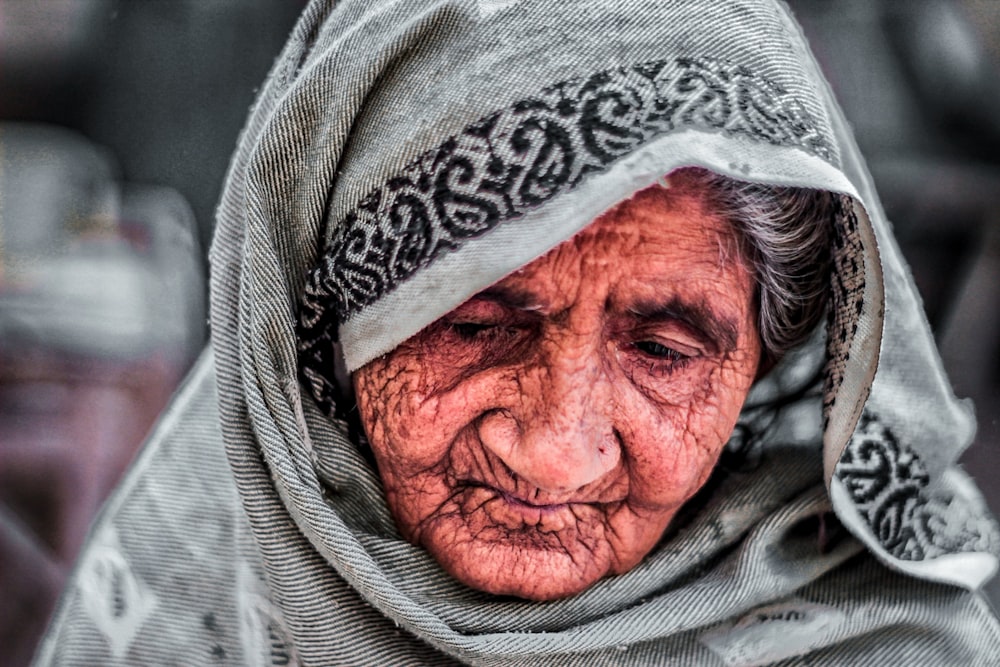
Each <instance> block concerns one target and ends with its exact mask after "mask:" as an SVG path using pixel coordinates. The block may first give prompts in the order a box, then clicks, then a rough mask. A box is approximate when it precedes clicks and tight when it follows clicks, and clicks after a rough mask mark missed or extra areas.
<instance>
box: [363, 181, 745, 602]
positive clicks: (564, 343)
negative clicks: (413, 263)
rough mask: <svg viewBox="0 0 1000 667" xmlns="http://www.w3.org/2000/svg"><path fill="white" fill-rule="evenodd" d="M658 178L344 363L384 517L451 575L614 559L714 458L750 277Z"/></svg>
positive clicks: (476, 576) (567, 580) (734, 412)
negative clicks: (401, 334)
mask: <svg viewBox="0 0 1000 667" xmlns="http://www.w3.org/2000/svg"><path fill="white" fill-rule="evenodd" d="M675 176H676V175H675ZM672 180H673V181H674V182H673V183H672V185H671V187H670V189H669V190H665V189H663V188H661V187H659V186H653V187H652V188H649V189H646V190H643V191H642V192H640V193H638V194H637V195H636V196H634V197H633V198H632V199H630V200H628V201H626V202H623V203H621V204H619V205H618V206H617V207H615V208H614V209H612V210H611V211H609V212H608V213H606V214H604V215H602V216H601V217H600V218H598V219H597V220H596V221H594V222H593V223H592V224H591V225H590V226H588V227H587V228H586V229H585V230H583V231H582V232H580V233H579V234H577V235H576V236H575V237H573V238H572V239H570V240H569V241H567V242H565V243H563V244H562V245H560V246H558V247H557V248H555V249H554V250H552V251H551V252H549V253H548V254H546V255H545V256H543V257H541V258H540V259H538V260H536V261H534V262H532V263H530V264H528V265H527V266H525V267H524V268H522V269H520V270H519V271H517V272H516V273H514V274H512V275H510V276H508V277H507V278H505V279H504V280H502V281H501V282H500V283H498V284H497V285H495V286H493V287H492V288H490V289H487V290H485V291H484V292H482V293H480V294H478V295H477V296H475V297H473V298H472V299H471V300H469V301H468V302H466V303H465V304H463V305H462V306H460V307H459V308H457V309H455V310H454V311H452V312H451V313H449V314H447V315H445V316H444V317H442V318H441V319H440V320H438V321H437V322H435V323H434V324H432V325H431V326H429V327H428V328H426V329H425V330H423V331H422V332H420V333H418V334H417V335H415V336H414V337H412V338H411V339H409V340H408V341H406V342H405V343H404V344H402V345H400V346H399V347H398V348H397V349H396V350H394V351H393V352H391V353H390V354H388V355H386V356H384V357H381V358H378V359H376V360H374V361H372V362H370V363H369V364H367V365H366V366H364V367H363V368H361V369H360V370H359V371H357V372H356V373H355V375H354V384H355V389H356V392H357V397H358V406H359V409H360V411H361V417H362V422H363V424H364V426H365V430H366V432H367V434H368V437H369V440H370V442H371V445H372V448H373V450H374V452H375V457H376V460H377V463H378V467H379V472H380V474H381V477H382V480H383V482H384V485H385V490H386V494H387V497H388V502H389V507H390V509H391V510H392V513H393V515H394V517H395V519H396V523H397V525H398V526H399V528H400V530H401V531H402V533H403V535H404V536H405V537H406V538H407V539H409V540H411V541H412V542H414V543H416V544H420V545H422V546H424V547H425V548H426V549H427V550H428V551H429V552H430V553H431V555H433V557H434V558H435V559H437V560H438V562H439V563H440V564H441V565H442V566H443V567H444V568H445V569H446V570H447V571H448V572H449V573H451V574H452V575H453V576H454V577H456V578H457V579H459V580H460V581H462V582H464V583H465V584H467V585H469V586H471V587H473V588H477V589H480V590H483V591H487V592H490V593H497V594H508V595H515V596H519V597H523V598H528V599H531V600H550V599H555V598H560V597H565V596H568V595H571V594H574V593H577V592H579V591H581V590H583V589H585V588H587V587H588V586H590V585H592V584H593V583H594V582H596V581H597V580H599V579H600V578H602V577H605V576H608V575H613V574H620V573H623V572H626V571H628V570H629V569H631V568H632V567H634V566H635V565H636V564H638V563H639V562H640V561H641V560H642V558H643V557H644V556H645V555H646V554H647V553H649V552H650V550H652V549H653V547H654V546H655V545H656V544H657V541H658V540H659V539H660V537H661V536H662V535H663V532H664V530H665V529H666V528H667V526H668V524H669V523H670V521H671V519H673V517H674V515H675V514H676V513H677V511H678V510H679V509H680V507H681V506H682V505H683V504H684V502H685V501H687V500H688V499H690V498H691V497H692V496H693V495H694V494H695V493H696V492H697V490H698V489H699V488H700V487H701V486H702V485H703V484H704V483H705V481H706V480H707V479H708V477H709V474H710V473H711V471H712V468H713V467H714V465H715V463H716V461H717V460H718V457H719V454H720V452H721V449H722V447H723V446H724V444H725V443H726V441H727V439H728V437H729V435H730V433H731V432H732V428H733V426H734V424H735V422H736V418H737V416H738V414H739V411H740V408H741V407H742V405H743V402H744V400H745V398H746V395H747V392H748V390H749V388H750V385H751V383H752V381H753V379H754V377H755V375H756V372H757V368H758V363H759V360H760V357H761V352H760V341H759V338H758V335H757V331H756V325H755V317H756V307H755V304H754V289H753V277H752V275H751V274H750V273H749V272H748V271H747V269H746V268H745V267H744V265H743V264H742V262H741V261H740V259H739V254H738V252H737V251H736V248H737V242H736V239H735V237H734V235H733V232H732V231H731V230H730V229H729V228H728V227H727V225H726V224H725V223H724V222H723V221H722V220H721V219H719V218H718V217H717V216H716V215H714V214H713V213H712V212H711V211H709V210H707V208H706V206H705V204H704V202H703V199H702V196H701V194H700V193H699V192H698V191H696V190H695V189H694V186H692V185H690V184H686V183H685V182H684V180H683V178H677V177H672Z"/></svg>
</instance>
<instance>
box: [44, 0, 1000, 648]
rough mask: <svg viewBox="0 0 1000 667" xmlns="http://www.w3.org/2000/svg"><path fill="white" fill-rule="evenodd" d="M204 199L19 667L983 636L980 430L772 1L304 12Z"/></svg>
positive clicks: (977, 643)
mask: <svg viewBox="0 0 1000 667" xmlns="http://www.w3.org/2000/svg"><path fill="white" fill-rule="evenodd" d="M218 224H219V228H218V232H217V236H216V240H215V245H214V248H213V253H212V266H213V293H212V325H213V330H212V338H213V352H212V353H210V354H206V356H205V357H204V358H203V360H202V362H201V363H200V364H199V366H198V368H197V369H196V370H195V372H194V374H193V375H192V377H191V379H190V380H189V382H188V384H187V386H186V388H185V389H184V390H183V391H182V392H181V394H180V395H179V396H178V398H177V399H176V401H175V403H174V405H173V407H172V409H171V410H170V411H169V412H168V413H167V415H166V416H165V417H164V418H163V420H162V422H161V425H160V426H159V428H158V430H157V431H156V432H155V433H154V435H153V437H152V440H151V442H150V443H149V444H148V445H147V448H146V449H145V451H144V453H143V455H142V456H141V458H140V459H139V460H138V461H137V462H136V464H135V467H134V469H133V471H132V473H131V474H130V476H129V477H128V479H127V480H126V482H125V483H124V485H123V487H122V488H121V490H120V491H119V493H118V494H117V496H116V497H115V498H114V499H113V501H112V502H111V503H110V505H109V506H108V508H107V509H106V510H105V514H104V516H103V518H102V520H101V521H100V522H99V523H98V525H97V526H96V527H95V528H94V531H93V533H92V536H91V539H90V544H89V547H88V549H87V550H86V552H85V553H84V555H83V557H82V559H81V562H80V564H79V566H78V570H77V573H76V576H75V579H74V582H73V585H72V586H71V587H70V589H69V590H68V592H67V594H66V595H65V597H64V599H63V603H62V608H61V611H60V613H59V614H58V616H57V618H56V620H55V622H54V624H53V627H52V629H51V630H50V633H49V636H48V638H47V641H46V642H45V644H44V645H43V647H42V649H41V652H40V655H39V660H38V663H39V664H56V663H67V664H80V663H87V664H92V663H103V662H110V661H115V662H118V663H130V664H209V663H212V664H215V663H219V664H251V665H265V664H266V665H278V664H282V665H285V664H301V665H327V664H357V665H382V664H386V665H402V664H406V665H414V664H463V663H464V664H474V665H529V664H530V665H535V664H539V665H541V664H546V665H566V664H574V665H576V664H581V665H582V664H587V665H598V664H601V665H604V664H608V665H664V664H685V665H687V664H699V665H701V664H706V665H708V664H719V665H762V664H771V663H779V662H780V663H782V664H845V665H846V664H872V663H876V661H878V663H879V664H885V665H913V664H959V663H960V664H969V665H986V664H991V663H992V662H993V661H994V660H995V656H996V655H998V654H1000V653H998V651H1000V624H998V622H997V620H996V618H995V616H994V615H993V613H992V612H991V611H990V609H989V607H988V605H987V604H986V603H985V602H984V601H983V599H982V597H981V596H980V595H979V594H978V593H977V592H976V589H977V588H978V587H979V586H981V584H982V583H983V582H984V581H985V580H987V579H988V578H989V577H990V576H991V575H992V574H993V572H994V571H995V570H996V567H997V560H996V556H995V552H996V550H997V541H998V539H997V530H996V526H995V524H994V523H993V520H992V519H991V518H990V517H989V515H988V514H987V512H986V511H985V509H984V507H983V504H982V501H981V499H980V497H979V495H978V493H977V491H976V489H975V488H974V486H973V485H972V483H971V482H970V481H969V480H968V478H967V477H966V476H965V475H964V474H963V473H962V472H961V471H960V470H958V469H957V468H956V467H955V465H954V461H955V458H956V456H957V455H958V453H959V452H960V451H961V449H962V447H963V446H965V445H966V444H967V443H968V441H969V439H970V437H971V432H972V428H973V424H972V420H971V417H970V415H969V412H968V410H967V408H966V407H965V406H964V405H963V404H962V403H960V402H958V401H956V399H955V398H954V396H953V395H952V393H951V391H950V389H949V386H948V384H947V380H946V379H945V378H944V376H943V374H942V372H941V369H940V364H939V362H938V360H937V356H936V354H935V352H934V348H933V344H932V340H931V337H930V334H929V331H928V328H927V326H926V323H925V321H924V319H923V316H922V314H921V311H920V308H919V305H918V302H917V298H916V296H915V293H914V289H913V286H912V283H911V282H910V279H909V277H908V274H907V272H906V269H905V267H904V266H903V264H902V261H901V259H900V256H899V253H898V250H897V249H896V246H895V244H894V242H893V240H892V237H891V235H890V232H889V230H888V226H887V224H886V222H885V220H884V219H883V215H882V212H881V210H880V208H879V205H878V201H877V199H876V198H875V196H874V193H873V192H872V189H871V185H870V182H869V179H868V177H867V175H866V173H865V169H864V167H863V164H862V162H861V158H860V156H859V155H858V153H857V150H856V148H855V146H854V144H853V142H852V140H851V138H850V135H849V132H848V130H847V128H846V124H845V122H844V120H843V118H842V116H841V114H840V112H839V110H838V108H837V107H836V105H835V103H834V102H833V100H832V98H831V97H830V94H829V92H828V90H827V88H826V86H825V84H824V83H823V80H822V77H821V76H820V74H819V72H818V70H817V68H816V66H815V64H814V62H813V61H812V59H811V57H810V55H809V53H808V50H807V49H806V47H805V45H804V43H803V40H802V38H801V36H800V34H799V32H798V30H797V28H796V27H795V25H794V22H793V21H792V20H791V19H790V17H789V16H788V15H787V14H786V11H785V10H784V8H783V6H779V5H778V4H776V3H773V2H771V1H769V0H768V1H765V0H738V1H736V0H734V1H732V2H726V3H716V2H682V1H676V2H652V1H650V2H624V1H622V0H615V1H611V0H607V1H604V2H602V1H600V0H591V1H588V2H579V3H570V2H558V3H557V2H550V1H543V0H537V1H536V0H521V1H520V2H518V1H516V0H508V1H499V0H493V1H487V0H480V1H479V2H476V1H474V0H436V1H429V0H428V1H422V0H398V1H396V2H380V3H372V2H363V1H361V0H343V1H341V2H339V3H333V2H327V1H321V0H317V1H316V2H313V3H312V4H311V5H310V6H309V8H308V9H307V10H306V12H305V14H304V16H303V17H302V19H301V21H300V23H299V25H298V26H297V28H296V30H295V32H294V34H293V35H292V38H291V40H290V42H289V44H288V46H287V47H286V49H285V51H284V52H283V54H282V55H281V57H280V58H279V60H278V62H277V63H276V65H275V67H274V69H273V71H272V73H271V76H270V78H269V79H268V82H267V85H266V87H265V88H264V90H263V92H262V93H261V96H260V99H259V100H258V102H257V104H256V105H255V107H254V109H253V111H252V113H251V117H250V119H249V121H248V125H247V127H246V129H245V131H244V134H243V137H242V139H241V143H240V147H239V149H238V150H237V153H236V155H235V157H234V160H233V163H232V167H231V170H230V175H229V179H228V183H227V186H226V191H225V193H224V196H223V199H222V203H221V205H220V208H219V221H218ZM219 424H221V433H220V429H219Z"/></svg>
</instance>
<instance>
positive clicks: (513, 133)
mask: <svg viewBox="0 0 1000 667" xmlns="http://www.w3.org/2000/svg"><path fill="white" fill-rule="evenodd" d="M685 127H690V128H700V129H708V130H712V131H715V132H721V133H724V134H727V135H741V136H746V137H750V138H752V139H754V140H757V141H762V142H767V143H770V144H774V145H781V146H797V147H799V148H802V149H803V150H805V151H807V152H809V153H811V154H814V155H818V156H820V157H823V158H824V159H827V160H833V159H835V157H834V149H833V148H832V145H831V143H830V141H829V138H828V137H827V135H826V134H824V131H823V130H822V129H821V126H820V124H819V123H818V122H817V120H816V119H814V118H813V117H812V116H811V115H810V113H809V112H808V111H807V110H806V109H805V107H804V106H803V105H802V104H801V103H800V102H799V101H798V100H797V99H795V98H794V97H792V96H791V95H790V94H788V93H787V92H786V91H785V90H784V89H783V88H782V87H780V86H778V85H776V84H774V83H772V82H770V81H768V80H766V79H764V78H762V77H760V76H758V75H756V74H754V73H753V72H751V71H750V70H749V69H747V68H745V67H742V66H738V65H734V64H731V63H727V62H723V61H717V60H709V59H693V58H678V59H675V60H669V61H656V62H648V63H642V64H638V65H634V66H631V67H624V68H619V69H614V70H608V71H604V72H598V73H596V74H593V75H591V76H589V77H581V78H575V79H570V80H568V81H563V82H561V83H557V84H555V85H553V86H550V87H548V88H546V89H544V90H542V91H541V92H540V93H539V94H538V95H536V96H534V97H530V98H527V99H524V100H522V101H520V102H517V103H515V104H513V105H511V106H510V107H508V108H506V109H503V110H500V111H497V112H495V113H492V114H490V115H487V116H485V117H483V118H481V119H480V120H478V121H477V122H475V123H473V124H472V125H470V126H468V127H467V128H465V130H463V131H462V132H461V133H459V134H457V135H455V136H452V137H449V138H447V139H446V140H445V141H444V142H443V143H441V144H440V145H439V146H438V147H437V148H434V149H432V150H429V151H427V152H425V153H423V154H422V155H420V156H419V157H418V158H416V159H415V160H414V161H413V162H412V163H410V164H409V165H408V166H407V167H405V168H404V169H403V170H402V171H401V172H400V173H399V174H397V175H396V176H395V177H393V178H391V179H389V180H388V181H387V182H386V183H385V184H384V185H382V186H381V187H379V188H376V189H375V190H373V191H371V192H370V193H368V195H367V196H365V197H364V198H363V199H362V201H360V202H359V203H358V204H357V206H356V207H355V208H354V209H353V210H352V211H351V212H350V213H348V214H347V215H346V216H345V217H344V218H343V219H341V220H336V221H333V227H332V229H333V232H332V238H331V239H330V241H329V244H328V247H327V248H326V251H325V253H324V255H323V257H322V259H321V260H320V262H319V264H318V266H317V267H316V269H315V270H314V271H313V272H312V274H311V275H310V276H309V279H308V280H307V284H306V288H305V292H304V295H303V298H302V303H301V309H300V313H299V326H298V338H299V350H300V357H301V362H302V367H303V370H304V372H305V375H306V379H307V380H308V381H309V383H310V384H311V385H312V387H313V389H314V391H316V392H318V394H317V397H318V398H320V400H321V402H322V403H326V404H327V407H330V405H329V403H327V401H328V400H330V399H332V396H330V395H329V391H330V389H331V388H330V387H329V382H328V381H327V379H326V378H330V377H332V368H331V367H329V364H330V360H329V359H328V358H324V356H326V357H329V354H328V353H327V354H326V355H324V351H325V350H328V349H329V347H330V344H331V343H332V342H333V341H334V340H336V328H337V326H338V324H339V323H340V322H343V321H346V320H347V319H349V318H350V317H351V316H352V315H354V314H355V313H357V312H359V311H360V310H361V309H362V308H364V307H365V306H367V305H369V304H371V303H374V302H375V301H377V300H378V299H379V298H380V297H382V296H384V295H385V294H387V293H389V292H390V291H392V290H393V289H394V288H395V287H396V286H398V285H399V284H400V283H401V282H403V281H405V280H406V279H407V278H409V277H410V276H412V275H413V274H414V273H416V272H417V271H418V270H420V269H421V268H423V267H426V266H428V265H429V264H431V263H432V262H433V261H434V259H435V258H437V257H438V256H440V255H441V254H442V253H444V252H448V251H451V250H454V249H456V248H458V247H460V246H462V245H463V244H464V243H465V242H466V241H468V240H469V239H472V238H475V237H478V236H481V235H483V234H485V233H486V232H488V231H489V230H491V229H493V228H495V227H496V226H497V225H499V224H500V223H502V222H504V221H508V220H513V219H516V218H519V217H521V216H523V215H524V214H525V213H526V212H528V211H531V210H534V209H537V208H538V207H539V206H541V205H542V204H544V203H545V202H546V201H548V200H550V199H552V198H553V197H555V196H556V195H558V194H560V193H562V192H565V191H567V190H570V189H572V188H574V187H575V186H576V185H577V184H579V183H580V182H581V180H582V179H584V178H585V177H586V176H587V175H588V174H590V173H593V172H600V171H604V170H605V169H607V168H608V167H609V166H610V165H611V164H612V163H613V162H614V161H615V160H617V159H619V158H621V157H623V156H625V155H627V154H629V153H631V152H632V151H634V150H635V149H636V148H638V147H640V146H641V145H642V144H644V143H646V142H648V141H650V140H651V139H653V138H655V137H658V136H661V135H663V134H666V133H668V132H671V131H673V130H676V129H678V128H685Z"/></svg>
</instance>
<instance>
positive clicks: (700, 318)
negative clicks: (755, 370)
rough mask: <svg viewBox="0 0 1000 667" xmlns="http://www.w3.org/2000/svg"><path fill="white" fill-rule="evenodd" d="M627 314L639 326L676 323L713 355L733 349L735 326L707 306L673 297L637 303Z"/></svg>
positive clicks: (734, 347)
mask: <svg viewBox="0 0 1000 667" xmlns="http://www.w3.org/2000/svg"><path fill="white" fill-rule="evenodd" d="M627 312H628V315H629V316H630V318H632V319H633V320H634V324H635V325H638V326H643V325H656V324H661V323H674V324H678V325H680V326H681V327H683V328H684V330H685V331H687V332H689V333H690V334H691V335H693V336H694V337H695V338H697V339H698V340H699V341H700V342H701V343H702V344H704V345H706V346H707V347H708V348H709V349H710V350H711V352H713V353H715V354H720V353H726V352H731V351H733V350H735V349H736V344H737V332H738V330H739V329H738V327H737V326H736V323H735V322H734V321H732V320H731V319H730V318H728V317H726V316H724V315H722V314H720V313H718V312H716V311H715V310H714V309H713V308H711V307H709V306H708V305H707V304H692V303H689V302H686V301H684V300H682V299H679V298H676V297H675V298H672V299H670V300H668V301H667V302H665V303H639V304H636V305H634V306H632V307H630V308H628V309H627Z"/></svg>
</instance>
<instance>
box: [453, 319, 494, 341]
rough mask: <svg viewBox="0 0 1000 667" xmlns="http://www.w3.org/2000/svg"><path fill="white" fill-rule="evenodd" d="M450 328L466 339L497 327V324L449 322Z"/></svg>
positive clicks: (471, 338)
mask: <svg viewBox="0 0 1000 667" xmlns="http://www.w3.org/2000/svg"><path fill="white" fill-rule="evenodd" d="M448 326H449V328H451V330H452V331H454V332H455V333H456V334H458V335H459V337H460V338H464V339H466V340H474V339H475V338H478V337H479V336H480V335H482V334H483V333H486V332H489V331H493V330H495V329H497V327H498V325H496V324H486V323H482V322H449V323H448Z"/></svg>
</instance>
